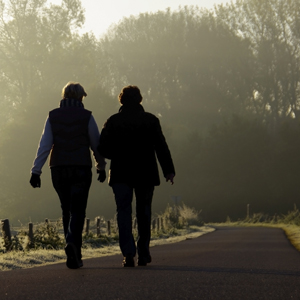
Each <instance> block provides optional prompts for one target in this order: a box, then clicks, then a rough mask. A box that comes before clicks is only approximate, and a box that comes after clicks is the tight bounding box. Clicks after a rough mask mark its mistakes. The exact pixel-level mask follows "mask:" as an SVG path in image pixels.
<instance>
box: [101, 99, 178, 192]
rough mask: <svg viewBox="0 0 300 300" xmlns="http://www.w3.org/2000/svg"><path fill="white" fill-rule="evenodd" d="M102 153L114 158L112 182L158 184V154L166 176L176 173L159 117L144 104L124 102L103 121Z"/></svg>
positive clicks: (131, 184)
mask: <svg viewBox="0 0 300 300" xmlns="http://www.w3.org/2000/svg"><path fill="white" fill-rule="evenodd" d="M98 151H99V153H100V154H101V155H102V156H103V157H105V158H108V159H110V160H111V165H110V174H109V185H113V184H114V183H126V184H128V185H130V186H133V187H135V186H140V185H153V186H155V185H159V184H160V180H159V173H158V167H157V161H156V156H157V158H158V161H159V163H160V165H161V168H162V171H163V173H164V176H166V175H167V174H170V173H174V174H175V169H174V165H173V161H172V158H171V154H170V151H169V148H168V145H167V143H166V140H165V137H164V135H163V133H162V130H161V126H160V123H159V120H158V118H157V117H155V116H154V115H152V114H150V113H147V112H145V111H144V109H143V107H142V106H141V105H135V106H132V105H123V106H122V107H121V108H120V110H119V113H117V114H115V115H112V116H111V117H110V118H109V119H108V120H107V122H106V123H105V124H104V127H103V129H102V132H101V135H100V141H99V146H98Z"/></svg>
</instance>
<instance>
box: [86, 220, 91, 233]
mask: <svg viewBox="0 0 300 300" xmlns="http://www.w3.org/2000/svg"><path fill="white" fill-rule="evenodd" d="M85 222H86V223H85V233H86V234H87V235H88V234H89V232H90V219H89V218H86V219H85Z"/></svg>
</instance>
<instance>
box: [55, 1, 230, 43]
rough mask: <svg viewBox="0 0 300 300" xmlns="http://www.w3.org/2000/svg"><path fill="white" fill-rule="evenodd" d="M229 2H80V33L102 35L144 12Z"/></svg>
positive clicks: (211, 5)
mask: <svg viewBox="0 0 300 300" xmlns="http://www.w3.org/2000/svg"><path fill="white" fill-rule="evenodd" d="M50 2H51V3H53V4H60V3H61V0H50ZM227 2H230V1H229V0H127V1H124V0H110V1H95V0H81V3H82V5H83V7H84V8H85V10H86V13H85V16H86V21H85V26H84V28H83V29H82V32H81V33H84V32H90V31H92V32H94V34H95V35H96V37H99V36H101V35H102V34H104V33H105V32H106V31H107V29H108V28H109V26H110V25H111V24H113V23H118V22H119V21H120V20H121V19H123V17H129V16H130V15H138V14H139V13H144V12H156V11H158V10H165V9H166V8H168V7H170V8H171V9H172V10H175V9H177V8H178V7H179V6H186V5H198V6H199V7H205V8H212V7H213V6H214V5H215V4H221V3H224V4H225V3H227Z"/></svg>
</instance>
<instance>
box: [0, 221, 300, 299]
mask: <svg viewBox="0 0 300 300" xmlns="http://www.w3.org/2000/svg"><path fill="white" fill-rule="evenodd" d="M151 254H152V258H153V262H152V263H151V264H149V265H148V266H147V267H135V268H122V267H121V261H122V257H120V255H114V256H109V257H102V258H93V259H87V260H84V267H83V268H81V269H78V270H69V269H67V268H66V266H65V264H55V265H49V266H45V267H36V268H32V269H25V270H13V271H3V272H0V299H1V300H4V299H5V300H6V299H20V300H23V299H24V300H25V299H30V300H36V299H39V300H40V299H41V300H48V299H55V300H58V299H76V300H81V299H130V300H132V299H151V300H152V299H153V300H154V299H172V300H174V299H203V300H208V299H217V300H219V299H220V300H224V299H230V300H235V299H238V300H244V299H246V300H247V299H255V300H257V299H270V300H274V299H280V300H285V299H300V253H299V252H298V251H297V250H295V249H294V248H293V246H292V245H291V244H290V243H289V241H288V240H287V238H286V237H285V234H284V232H283V231H282V230H281V229H271V228H234V227H220V228H218V229H217V230H216V231H215V232H213V233H209V234H206V235H204V236H201V237H199V238H196V239H192V240H186V241H183V242H179V243H176V244H170V245H163V246H156V247H153V248H151Z"/></svg>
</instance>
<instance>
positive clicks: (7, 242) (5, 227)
mask: <svg viewBox="0 0 300 300" xmlns="http://www.w3.org/2000/svg"><path fill="white" fill-rule="evenodd" d="M1 229H2V237H3V240H4V246H5V249H6V250H7V251H8V250H10V247H11V233H10V228H9V220H8V219H4V220H1Z"/></svg>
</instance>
